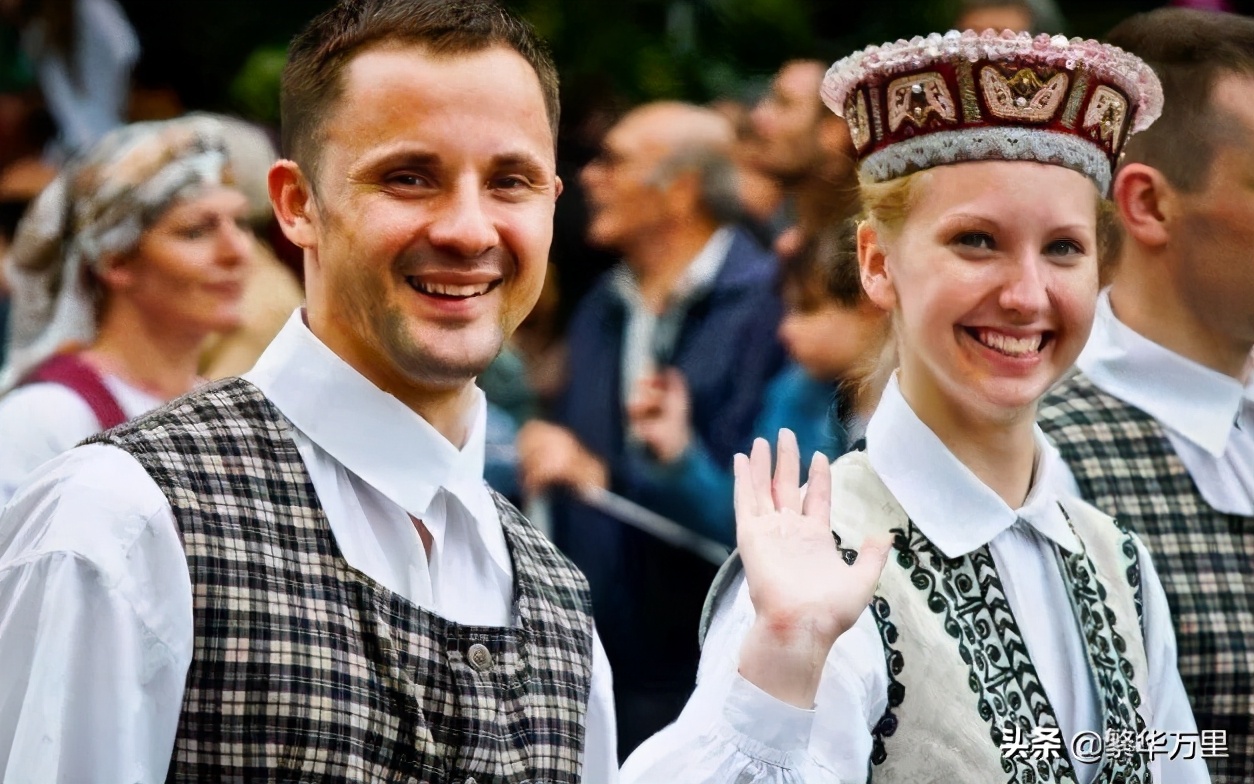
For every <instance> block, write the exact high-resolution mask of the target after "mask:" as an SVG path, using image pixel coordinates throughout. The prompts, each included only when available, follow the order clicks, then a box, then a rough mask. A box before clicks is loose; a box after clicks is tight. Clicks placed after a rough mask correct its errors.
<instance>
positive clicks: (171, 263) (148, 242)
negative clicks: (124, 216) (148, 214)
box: [107, 187, 253, 335]
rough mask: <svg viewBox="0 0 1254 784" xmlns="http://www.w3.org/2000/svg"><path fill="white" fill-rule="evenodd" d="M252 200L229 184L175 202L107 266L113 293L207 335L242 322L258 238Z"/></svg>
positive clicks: (163, 320) (174, 325) (157, 317)
mask: <svg viewBox="0 0 1254 784" xmlns="http://www.w3.org/2000/svg"><path fill="white" fill-rule="evenodd" d="M247 208H248V204H247V200H246V199H245V197H244V196H243V194H241V193H240V192H239V191H237V190H235V189H234V188H227V187H214V188H208V189H206V190H204V191H202V192H200V193H199V194H198V195H196V196H195V197H193V198H189V199H184V200H181V201H177V202H175V203H174V204H173V205H172V206H171V207H170V208H169V209H167V210H166V211H165V212H164V213H162V214H161V216H160V217H159V218H158V219H157V220H156V221H155V222H154V223H153V224H152V225H151V226H150V227H149V228H148V229H147V230H146V231H145V232H144V233H143V234H142V235H141V236H140V240H139V245H138V247H137V248H136V250H135V252H134V253H131V254H129V255H128V256H126V257H125V258H123V259H121V260H119V261H118V262H117V263H116V264H115V265H114V267H113V268H112V269H111V270H110V271H109V273H108V274H107V278H108V279H109V282H110V283H112V285H111V286H110V296H111V297H113V298H117V297H125V298H126V299H127V300H128V302H129V303H130V305H131V306H132V307H134V308H136V309H139V310H140V311H142V312H143V313H145V314H146V315H148V316H149V317H150V318H152V319H153V320H154V321H157V322H158V323H160V324H162V325H167V326H168V328H169V329H173V330H179V331H184V332H200V333H204V334H206V335H207V334H209V333H211V332H218V331H224V330H228V329H232V328H234V327H236V326H238V325H239V323H240V320H241V317H242V316H241V307H240V301H241V298H242V296H243V293H244V281H245V276H246V273H247V272H248V266H247V265H248V260H249V257H250V254H251V252H252V242H253V237H252V233H251V232H250V230H249V228H248V224H247V222H246V221H245V215H246V213H247Z"/></svg>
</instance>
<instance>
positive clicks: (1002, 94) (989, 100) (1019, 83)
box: [980, 66, 1070, 123]
mask: <svg viewBox="0 0 1254 784" xmlns="http://www.w3.org/2000/svg"><path fill="white" fill-rule="evenodd" d="M1069 81H1070V80H1069V79H1068V78H1067V75H1066V74H1065V73H1057V74H1054V76H1053V78H1051V79H1050V80H1049V81H1048V82H1042V81H1041V77H1040V76H1039V75H1037V73H1036V71H1033V70H1032V69H1031V68H1021V69H1019V71H1018V72H1017V73H1015V75H1014V76H1011V77H1010V78H1009V79H1007V78H1006V77H1005V76H1003V75H1002V74H1001V73H1000V72H999V71H998V70H997V69H996V68H994V67H992V66H988V67H986V68H984V69H983V70H982V71H980V88H981V89H982V90H983V91H984V103H985V104H987V105H988V110H989V111H990V112H992V113H993V114H994V115H995V116H997V117H1000V118H1001V119H1003V120H1018V121H1019V122H1033V123H1040V122H1048V121H1049V120H1051V119H1053V117H1054V114H1055V113H1056V112H1057V111H1058V107H1059V106H1060V105H1061V104H1062V99H1063V98H1065V97H1066V95H1067V84H1068V83H1069Z"/></svg>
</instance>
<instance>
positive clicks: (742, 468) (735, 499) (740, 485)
mask: <svg viewBox="0 0 1254 784" xmlns="http://www.w3.org/2000/svg"><path fill="white" fill-rule="evenodd" d="M732 479H733V481H732V507H733V508H734V509H735V510H736V523H737V530H739V527H740V525H742V524H743V521H744V520H746V519H747V518H749V517H753V516H756V515H758V514H760V512H759V511H758V502H757V498H755V497H754V493H753V482H752V480H751V479H750V478H749V458H748V457H746V456H745V455H743V454H741V453H740V452H737V453H736V454H735V456H734V457H732ZM737 539H739V536H737Z"/></svg>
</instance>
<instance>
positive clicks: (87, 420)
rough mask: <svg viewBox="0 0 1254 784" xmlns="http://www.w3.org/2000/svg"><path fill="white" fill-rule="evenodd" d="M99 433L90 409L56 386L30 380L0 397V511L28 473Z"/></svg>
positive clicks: (65, 388) (84, 403)
mask: <svg viewBox="0 0 1254 784" xmlns="http://www.w3.org/2000/svg"><path fill="white" fill-rule="evenodd" d="M99 431H100V423H99V422H98V421H97V420H96V415H95V414H93V413H92V410H91V407H90V406H88V405H87V403H86V402H85V401H84V400H83V399H82V398H81V397H79V396H78V394H77V393H76V392H74V391H73V390H71V389H68V388H67V387H64V386H61V385H60V384H30V385H29V386H24V387H18V388H17V389H14V390H13V391H11V392H9V393H8V394H6V395H5V396H4V397H3V398H0V509H3V508H4V505H5V503H6V502H7V501H8V500H9V499H10V498H11V497H12V496H13V493H14V492H16V491H17V488H18V485H20V484H21V483H22V480H23V479H25V478H26V475H27V474H29V473H30V472H31V471H33V470H35V469H36V468H38V467H39V466H40V465H42V464H44V463H46V462H47V461H49V460H51V459H52V458H54V457H56V456H57V455H59V454H61V453H62V452H64V451H65V450H67V449H69V448H71V447H73V446H74V445H75V444H77V443H78V442H79V441H82V440H83V439H84V438H87V437H88V436H91V435H94V434H95V433H97V432H99Z"/></svg>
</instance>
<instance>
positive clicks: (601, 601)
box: [552, 229, 785, 730]
mask: <svg viewBox="0 0 1254 784" xmlns="http://www.w3.org/2000/svg"><path fill="white" fill-rule="evenodd" d="M777 271H778V264H777V262H776V260H775V257H774V256H773V255H771V254H770V253H768V252H767V251H765V250H764V249H762V248H761V247H760V246H759V245H758V244H757V243H756V241H754V240H753V239H752V237H751V236H750V235H749V234H748V233H747V232H745V231H744V230H742V229H737V230H736V234H735V236H734V238H733V241H732V244H731V246H730V248H729V250H728V254H727V258H726V259H725V261H724V263H723V266H722V268H721V269H720V270H719V273H718V276H717V277H716V279H715V281H714V283H713V285H712V286H711V288H710V290H709V291H708V292H707V293H706V295H705V296H704V297H701V298H699V299H697V300H696V301H695V302H694V303H693V304H692V305H691V307H690V308H689V309H688V312H687V314H686V316H685V318H684V320H683V322H682V324H681V327H680V330H679V335H678V338H677V343H676V345H675V349H674V354H673V361H672V365H673V366H674V367H676V368H678V370H679V371H680V372H682V373H683V375H684V377H685V379H686V380H687V383H688V388H689V391H690V395H691V400H692V423H693V427H694V431H695V433H696V436H697V437H698V438H699V439H700V440H701V442H702V444H703V445H704V447H705V449H707V450H708V452H709V454H710V456H711V459H712V460H714V461H716V462H718V463H720V464H724V465H730V464H731V459H732V455H733V454H735V453H736V452H737V451H743V450H745V449H746V448H747V447H748V445H749V444H750V443H751V440H752V436H753V434H754V433H753V429H754V423H755V421H756V419H757V417H758V414H759V412H760V410H761V407H762V400H763V392H764V390H765V388H766V385H767V383H768V382H769V381H770V379H771V378H772V377H774V376H775V374H776V373H777V372H778V371H779V370H780V368H781V367H782V365H783V363H784V359H785V354H784V350H783V348H782V346H781V345H780V343H779V341H778V339H777V337H776V330H777V327H778V325H779V320H780V316H781V305H780V302H779V298H778V295H777V293H776V275H777ZM626 321H627V309H626V306H625V305H624V303H623V302H622V299H621V297H620V295H619V294H618V293H617V292H616V291H615V288H614V286H613V284H612V282H611V277H610V276H609V275H607V276H605V277H604V278H602V279H601V280H600V282H599V283H598V284H597V285H596V286H595V287H594V288H593V289H592V290H591V291H590V292H589V293H588V295H587V296H586V297H585V298H584V300H583V302H582V303H580V305H579V307H578V309H577V310H576V312H575V315H574V317H573V319H572V322H571V324H570V327H569V330H568V333H567V335H568V338H567V339H568V342H569V352H570V354H569V368H570V371H569V375H570V380H569V382H568V386H567V389H566V390H565V393H564V395H563V396H562V398H561V400H560V401H559V405H558V407H557V410H556V412H555V415H556V416H555V418H556V420H557V421H558V422H559V423H560V424H563V425H565V426H566V427H568V428H570V429H571V430H572V431H573V432H574V433H575V435H576V436H577V437H578V438H579V440H580V441H581V442H582V443H583V444H584V445H585V446H586V447H588V448H589V449H590V450H591V451H593V452H594V453H596V454H597V455H598V456H599V457H601V459H603V460H604V461H606V462H607V463H608V465H609V467H610V476H611V487H610V489H611V490H612V491H614V492H616V493H619V494H621V495H623V496H626V497H627V498H629V499H631V500H633V501H635V502H637V503H639V504H641V505H643V506H646V507H648V508H650V509H653V510H655V511H658V512H660V513H662V514H666V513H667V512H670V511H673V503H674V498H673V493H672V492H671V490H670V488H669V487H668V485H667V483H666V482H665V481H659V480H658V475H657V467H658V466H657V464H656V463H655V462H654V461H653V460H652V459H651V457H650V456H649V455H648V454H647V453H646V452H645V451H644V450H643V449H642V448H640V447H638V446H634V445H629V444H627V443H626V440H625V438H624V424H625V416H626V415H625V412H624V410H623V405H624V402H623V399H622V394H621V364H622V362H621V358H622V348H623V334H624V330H625V326H626ZM552 511H553V527H554V531H553V534H554V540H555V541H556V543H557V544H558V545H559V546H560V547H561V548H562V549H563V550H565V552H566V553H567V554H568V555H569V556H570V557H571V558H572V560H574V561H575V563H576V564H577V565H578V566H579V567H580V569H582V570H583V572H584V574H585V575H587V577H588V580H589V582H590V584H591V586H592V593H593V607H594V611H595V613H596V620H597V625H598V630H599V631H600V634H601V637H602V640H603V642H604V643H605V648H606V652H607V654H608V655H609V657H610V661H611V664H612V665H613V669H614V680H615V684H616V689H634V688H639V689H645V690H648V689H657V690H661V691H665V690H667V689H673V690H690V689H691V688H692V686H693V684H694V682H695V677H696V665H697V660H698V657H699V653H700V651H699V649H698V646H697V625H698V621H699V618H700V613H701V605H702V602H703V601H704V598H705V593H706V591H707V590H708V588H709V586H710V582H711V580H712V578H713V575H714V572H715V569H716V567H715V566H713V565H711V564H709V563H706V562H704V561H701V560H699V559H698V558H696V557H695V556H692V555H689V554H688V553H686V552H682V551H679V550H676V549H675V548H672V547H670V546H668V545H665V544H662V543H661V542H659V541H658V540H656V539H654V538H652V537H650V536H648V535H646V534H643V533H640V532H638V531H636V530H635V529H632V528H630V527H628V526H626V525H625V524H623V523H620V522H618V521H617V520H615V519H613V518H611V517H607V516H605V515H603V514H601V513H599V512H597V511H595V510H593V509H590V508H588V507H586V506H584V505H582V504H580V503H578V502H577V501H575V500H573V499H571V498H570V497H568V496H559V497H556V498H554V503H553V510H552ZM676 522H679V523H685V521H684V520H682V519H681V520H676ZM730 524H731V522H730V521H728V525H730ZM626 729H627V728H624V730H626ZM655 729H660V727H658V728H655Z"/></svg>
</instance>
